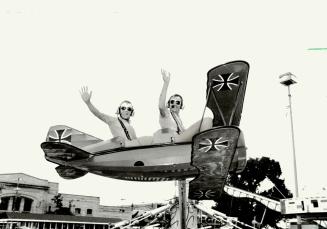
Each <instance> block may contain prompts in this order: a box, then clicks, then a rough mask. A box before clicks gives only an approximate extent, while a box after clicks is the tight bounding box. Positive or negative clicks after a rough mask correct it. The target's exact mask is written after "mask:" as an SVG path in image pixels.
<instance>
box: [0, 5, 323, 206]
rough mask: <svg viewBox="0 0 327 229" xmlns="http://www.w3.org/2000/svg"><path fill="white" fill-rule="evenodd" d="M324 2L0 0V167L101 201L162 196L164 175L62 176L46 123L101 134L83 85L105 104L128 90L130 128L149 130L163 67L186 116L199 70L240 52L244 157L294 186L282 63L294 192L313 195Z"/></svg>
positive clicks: (191, 113)
mask: <svg viewBox="0 0 327 229" xmlns="http://www.w3.org/2000/svg"><path fill="white" fill-rule="evenodd" d="M326 7H327V3H326V1H315V0H314V1H305V2H304V1H303V2H300V1H285V0H283V1H282V0H275V1H262V0H260V1H259V0H254V1H230V0H229V1H192V0H188V1H186V0H185V1H184V0H182V1H176V0H174V1H170V0H165V1H155V0H151V1H150V0H149V1H146V0H138V1H135V0H134V1H132V0H131V1H125V0H120V1H111V0H103V1H93V0H92V1H91V0H85V1H82V0H71V1H68V0H56V1H49V0H39V1H36V0H30V1H28V0H21V1H18V0H2V1H1V2H0V77H1V90H0V98H2V101H1V118H0V126H1V132H0V133H1V139H2V143H1V146H2V150H1V153H0V154H1V159H0V161H1V166H0V173H16V172H23V173H26V174H29V175H32V176H36V177H39V178H41V179H47V180H49V181H52V182H58V183H59V188H60V190H59V191H60V192H62V193H71V194H81V195H93V196H99V197H100V198H101V204H104V205H113V204H122V203H124V204H127V203H132V202H133V203H141V202H146V203H148V202H149V203H151V202H156V201H162V200H165V199H169V198H171V197H173V195H174V193H175V189H174V182H161V183H137V182H127V181H119V180H114V179H110V178H105V177H99V176H95V175H92V174H87V175H86V176H84V177H82V178H79V179H76V180H64V179H62V178H60V177H59V175H57V173H56V171H55V170H54V168H55V167H56V165H54V164H52V163H50V162H47V161H46V160H45V159H44V154H43V151H42V150H41V148H40V144H41V143H42V142H43V141H44V140H45V137H46V134H47V131H48V128H49V127H50V126H52V125H56V124H64V125H68V126H71V127H73V128H75V129H78V130H80V131H83V132H86V133H89V134H91V135H94V136H97V137H99V138H101V139H108V138H110V137H111V135H110V132H109V129H108V127H107V126H106V125H105V124H104V123H102V122H101V121H100V120H98V119H97V118H96V117H94V116H93V115H92V114H91V113H90V112H89V111H88V109H87V107H86V105H85V104H84V103H83V101H82V100H81V98H80V95H79V92H78V91H79V89H80V87H81V86H84V85H87V86H89V88H90V89H91V90H92V91H93V98H92V102H93V103H94V105H95V106H96V107H97V108H98V109H99V110H100V111H102V112H104V113H107V114H114V112H115V111H116V109H117V106H118V104H119V103H120V101H122V100H124V99H128V100H131V101H132V102H133V104H134V107H135V111H136V112H135V116H134V117H133V120H132V123H133V125H134V127H135V129H136V133H137V135H138V136H142V135H151V134H152V133H153V132H155V131H156V130H157V129H158V128H159V123H158V115H159V114H158V97H159V93H160V90H161V86H162V78H161V74H160V69H161V68H164V69H166V70H167V71H169V72H171V74H172V76H171V83H170V86H169V90H168V94H173V93H179V94H182V95H183V97H184V103H185V109H184V110H183V111H182V113H181V116H182V119H183V120H184V124H185V126H189V125H191V124H192V123H193V122H195V121H197V120H199V119H200V118H201V115H202V111H203V108H204V105H205V104H204V103H205V89H206V88H205V87H206V74H207V71H208V70H209V69H211V68H213V67H215V66H217V65H220V64H223V63H226V62H229V61H234V60H245V61H247V62H248V63H249V64H250V72H249V78H248V85H247V90H246V95H245V102H244V108H243V115H242V120H241V126H240V127H241V129H242V130H243V132H244V134H245V140H246V144H247V147H248V156H249V157H261V156H267V157H270V158H272V159H275V160H277V161H279V162H280V164H281V167H282V170H283V177H284V178H285V181H286V184H287V186H288V188H290V189H291V190H294V181H293V178H294V176H293V163H292V148H291V135H290V119H289V117H290V116H289V112H288V109H287V106H288V97H287V88H286V87H284V86H282V85H281V84H279V78H278V76H279V75H281V74H283V73H286V72H292V73H293V74H294V75H296V76H297V80H298V84H296V85H294V86H292V89H291V90H292V96H293V97H292V102H293V118H294V129H295V146H296V155H297V164H298V179H299V189H300V195H304V194H309V195H310V194H312V195H316V194H317V193H321V191H322V188H323V187H327V180H326V178H325V174H327V166H326V159H327V156H326V153H327V151H326V147H325V141H326V139H325V136H326V134H325V131H326V127H327V121H326V117H327V109H326V106H327V92H326V90H325V89H324V87H325V85H326V83H327V79H326V77H327V68H326V63H327V50H315V51H312V50H308V49H309V48H327V42H326V41H327V32H326V21H327V15H326ZM326 194H327V193H325V195H326ZM121 199H125V200H124V201H121Z"/></svg>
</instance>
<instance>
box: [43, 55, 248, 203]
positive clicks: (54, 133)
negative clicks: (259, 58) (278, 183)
mask: <svg viewBox="0 0 327 229" xmlns="http://www.w3.org/2000/svg"><path fill="white" fill-rule="evenodd" d="M248 73H249V64H248V63H247V62H245V61H233V62H229V63H226V64H222V65H219V66H217V67H214V68H212V69H211V70H209V71H208V73H207V90H206V107H208V108H209V109H210V110H211V111H212V113H213V125H212V128H210V129H208V130H205V131H202V132H199V133H197V134H195V135H194V136H193V139H192V141H189V142H169V143H164V144H153V145H143V146H134V147H122V146H120V145H117V148H113V149H112V148H110V149H105V150H100V151H97V152H92V153H91V152H87V151H85V150H83V149H82V148H83V147H85V146H90V145H92V144H95V143H99V142H101V141H102V140H101V139H99V138H96V137H94V136H91V135H88V134H86V133H83V132H80V131H78V130H75V129H73V128H71V127H68V126H64V125H57V126H52V127H50V129H49V131H48V134H47V137H46V141H45V142H43V143H42V144H41V148H42V149H43V151H44V153H45V158H46V160H48V161H50V162H52V163H55V164H58V165H59V166H58V167H56V171H57V172H58V174H59V175H60V176H61V177H63V178H65V179H75V178H79V177H81V176H84V175H85V174H86V173H88V172H90V173H93V174H97V175H101V176H105V177H110V178H115V179H120V180H130V181H169V180H182V179H187V178H194V179H193V180H192V181H190V183H189V195H188V197H189V198H190V199H195V200H208V199H217V198H218V197H219V196H220V194H221V193H222V191H223V187H224V185H225V182H226V178H227V175H228V173H229V172H237V173H239V172H241V171H242V170H243V169H244V167H245V165H246V147H245V143H244V138H243V134H242V133H241V131H240V129H239V128H238V126H239V123H240V119H241V113H242V108H243V101H244V95H245V90H246V83H247V77H248Z"/></svg>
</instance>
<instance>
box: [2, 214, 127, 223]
mask: <svg viewBox="0 0 327 229" xmlns="http://www.w3.org/2000/svg"><path fill="white" fill-rule="evenodd" d="M3 219H8V220H22V221H28V220H31V221H38V222H40V221H42V222H44V221H47V222H48V221H53V222H71V223H91V224H105V223H116V222H119V221H121V220H122V219H120V218H103V217H90V216H71V215H55V214H32V213H19V212H3V213H0V221H1V220H3Z"/></svg>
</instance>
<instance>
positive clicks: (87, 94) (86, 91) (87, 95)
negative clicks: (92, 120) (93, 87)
mask: <svg viewBox="0 0 327 229" xmlns="http://www.w3.org/2000/svg"><path fill="white" fill-rule="evenodd" d="M79 93H80V94H81V97H82V99H83V101H84V102H85V103H90V100H91V97H92V91H90V92H89V89H88V87H85V86H84V87H81V90H80V92H79Z"/></svg>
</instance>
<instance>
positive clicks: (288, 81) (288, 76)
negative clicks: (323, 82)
mask: <svg viewBox="0 0 327 229" xmlns="http://www.w3.org/2000/svg"><path fill="white" fill-rule="evenodd" d="M295 78H296V76H295V75H293V74H292V73H290V72H287V73H285V74H282V75H280V76H279V79H280V83H281V84H283V85H284V86H287V90H288V102H289V108H290V119H291V135H292V150H293V167H294V184H295V197H296V198H298V197H299V188H298V179H297V166H296V155H295V141H294V127H293V114H292V100H291V97H292V96H291V88H290V86H291V85H293V84H296V83H297V82H296V80H295ZM296 219H297V227H298V228H301V217H300V216H299V215H297V216H296Z"/></svg>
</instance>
